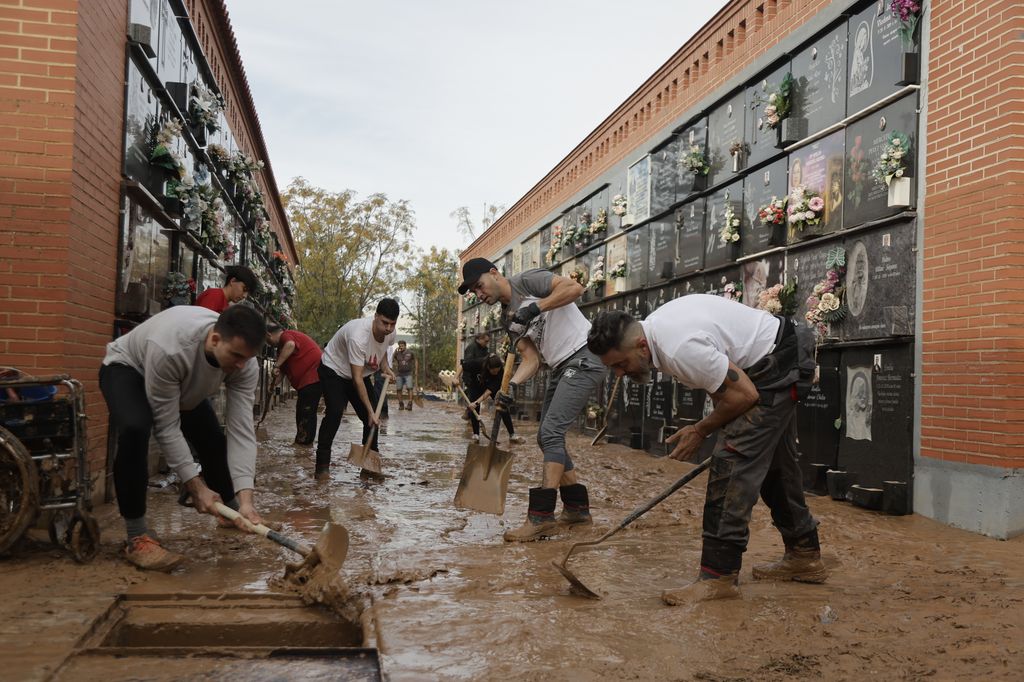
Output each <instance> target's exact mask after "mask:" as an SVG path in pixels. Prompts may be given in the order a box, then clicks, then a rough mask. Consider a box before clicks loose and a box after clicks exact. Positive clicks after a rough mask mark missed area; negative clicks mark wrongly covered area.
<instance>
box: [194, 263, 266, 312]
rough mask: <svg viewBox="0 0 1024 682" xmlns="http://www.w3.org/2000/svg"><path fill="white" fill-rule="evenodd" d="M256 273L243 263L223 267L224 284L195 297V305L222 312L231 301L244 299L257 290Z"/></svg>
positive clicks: (236, 301) (235, 301)
mask: <svg viewBox="0 0 1024 682" xmlns="http://www.w3.org/2000/svg"><path fill="white" fill-rule="evenodd" d="M256 281H257V280H256V275H255V274H254V273H253V271H252V270H250V269H249V268H247V267H245V266H244V265H229V266H227V267H226V268H224V286H222V287H212V288H210V289H207V290H206V291H204V292H203V293H201V294H199V297H198V298H196V305H198V306H202V307H203V308H209V309H210V310H212V311H213V312H215V313H222V312H224V311H225V310H227V309H228V306H229V305H231V304H232V303H238V302H239V301H243V300H245V298H246V297H247V296H248V295H249V294H255V293H256V290H257V288H258V287H257V284H256Z"/></svg>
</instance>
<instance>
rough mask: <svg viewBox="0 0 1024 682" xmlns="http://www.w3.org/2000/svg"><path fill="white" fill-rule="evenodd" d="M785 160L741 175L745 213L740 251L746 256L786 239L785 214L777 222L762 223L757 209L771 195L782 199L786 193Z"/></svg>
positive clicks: (779, 243) (787, 190)
mask: <svg viewBox="0 0 1024 682" xmlns="http://www.w3.org/2000/svg"><path fill="white" fill-rule="evenodd" d="M787 164H788V161H787V160H786V159H779V160H778V161H776V162H775V163H773V164H771V165H769V166H765V167H764V168H762V169H760V170H757V171H755V172H753V173H750V174H749V175H747V176H746V177H745V178H744V179H743V209H744V212H745V213H746V219H745V221H744V224H743V227H744V228H745V229H744V232H743V236H742V238H741V239H740V253H741V254H742V255H744V256H749V255H751V254H755V253H761V252H762V251H767V250H768V249H771V248H773V247H775V246H783V245H785V243H786V227H787V223H786V222H785V217H783V222H782V223H781V224H779V225H763V224H761V220H760V219H759V218H758V217H757V212H758V211H759V210H760V209H761V207H762V206H766V205H767V204H768V203H769V202H771V201H772V200H773V199H785V198H786V195H787V194H788V193H789V187H788V185H787V182H788V180H787V177H786V173H787V170H788V167H787Z"/></svg>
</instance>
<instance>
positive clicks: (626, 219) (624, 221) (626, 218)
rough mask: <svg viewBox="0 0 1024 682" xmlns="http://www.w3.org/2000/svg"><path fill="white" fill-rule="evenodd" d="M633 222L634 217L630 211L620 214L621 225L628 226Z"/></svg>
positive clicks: (634, 220)
mask: <svg viewBox="0 0 1024 682" xmlns="http://www.w3.org/2000/svg"><path fill="white" fill-rule="evenodd" d="M635 222H636V218H635V217H633V214H632V213H627V214H626V215H624V216H622V226H623V227H629V226H630V225H632V224H633V223H635Z"/></svg>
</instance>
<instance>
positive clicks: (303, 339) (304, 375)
mask: <svg viewBox="0 0 1024 682" xmlns="http://www.w3.org/2000/svg"><path fill="white" fill-rule="evenodd" d="M289 341H291V342H292V343H294V344H295V350H294V351H292V354H291V355H290V356H288V360H287V361H286V362H285V363H284V365H283V366H282V367H281V369H282V370H283V371H284V373H285V375H287V377H288V381H290V382H291V384H292V387H293V388H294V389H296V390H298V389H300V388H305V387H306V386H309V385H310V384H315V383H316V382H318V381H320V377H319V375H317V373H316V369H317V367H319V366H320V356H321V355H323V351H321V350H320V346H318V345H316V341H314V340H313V339H311V338H309V337H308V336H306V335H305V334H303V333H302V332H297V331H286V332H281V341H280V342H279V343H278V346H277V347H278V348H284V345H285V344H286V343H288V342H289Z"/></svg>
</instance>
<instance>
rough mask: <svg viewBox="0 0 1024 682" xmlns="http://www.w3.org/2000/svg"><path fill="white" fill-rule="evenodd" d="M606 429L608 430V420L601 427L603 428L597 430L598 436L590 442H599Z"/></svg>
mask: <svg viewBox="0 0 1024 682" xmlns="http://www.w3.org/2000/svg"><path fill="white" fill-rule="evenodd" d="M606 431H608V422H605V424H604V426H602V427H601V430H600V431H598V432H597V435H596V436H594V440H592V441H590V444H591V445H597V442H598V441H599V440H601V438H602V437H603V436H604V434H605V432H606Z"/></svg>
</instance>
